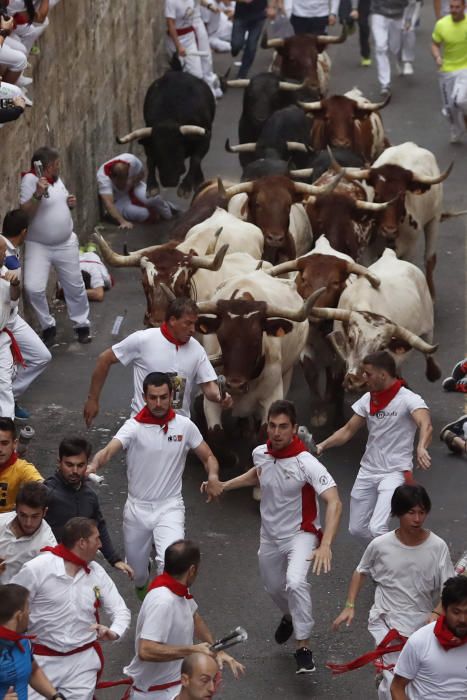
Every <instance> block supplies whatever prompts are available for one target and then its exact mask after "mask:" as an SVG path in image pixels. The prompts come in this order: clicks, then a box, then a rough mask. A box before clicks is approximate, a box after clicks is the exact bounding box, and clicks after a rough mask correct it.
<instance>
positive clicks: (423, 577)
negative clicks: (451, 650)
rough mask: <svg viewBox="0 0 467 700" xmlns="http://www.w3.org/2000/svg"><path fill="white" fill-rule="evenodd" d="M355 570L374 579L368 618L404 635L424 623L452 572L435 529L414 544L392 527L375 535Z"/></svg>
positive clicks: (445, 547)
mask: <svg viewBox="0 0 467 700" xmlns="http://www.w3.org/2000/svg"><path fill="white" fill-rule="evenodd" d="M357 571H358V572H360V573H362V574H366V575H368V576H371V578H372V579H373V581H374V582H375V583H376V590H375V602H374V604H373V607H372V608H371V610H370V615H369V619H370V622H373V621H374V620H376V619H378V618H383V620H384V621H385V623H386V624H387V626H388V628H392V627H394V628H395V629H397V630H398V631H399V632H400V633H401V634H403V635H404V636H405V637H407V636H409V635H410V634H412V632H414V631H415V630H417V629H418V628H419V627H421V626H422V625H424V624H426V621H427V619H428V617H429V615H430V612H431V611H432V610H433V608H434V607H435V606H436V605H438V603H439V599H440V596H441V589H442V587H443V584H444V582H445V581H446V580H447V579H448V578H450V576H454V567H453V565H452V562H451V557H450V555H449V550H448V547H447V545H446V543H445V542H444V540H442V539H441V538H440V537H438V535H435V534H434V532H430V535H429V537H428V538H427V539H426V540H425V542H423V543H422V544H419V545H417V546H416V547H409V546H407V545H405V544H402V542H401V541H400V540H399V539H398V538H397V536H396V534H395V532H394V531H392V532H386V533H385V534H384V535H380V536H379V537H375V539H374V540H372V542H370V544H369V545H368V547H367V548H366V550H365V552H364V554H363V557H362V559H361V561H360V563H359V565H358V566H357ZM466 663H467V662H466Z"/></svg>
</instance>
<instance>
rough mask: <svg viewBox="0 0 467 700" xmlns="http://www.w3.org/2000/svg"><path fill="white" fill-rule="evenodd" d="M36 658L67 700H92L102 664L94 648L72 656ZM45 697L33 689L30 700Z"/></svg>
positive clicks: (39, 699)
mask: <svg viewBox="0 0 467 700" xmlns="http://www.w3.org/2000/svg"><path fill="white" fill-rule="evenodd" d="M34 658H35V660H36V661H37V663H38V664H39V666H40V667H41V669H42V670H43V671H44V673H45V675H46V676H47V678H48V679H49V681H50V682H51V683H52V685H54V686H55V687H56V688H59V689H60V692H61V693H63V695H64V696H65V697H66V699H67V700H92V698H93V696H94V690H95V688H96V679H97V673H98V671H99V669H100V667H101V663H100V660H99V657H98V655H97V652H96V650H95V649H93V648H92V647H91V648H90V649H86V650H85V651H80V652H79V653H78V654H71V655H70V656H41V655H40V654H34ZM43 698H44V696H43V695H40V694H39V693H37V692H36V691H35V690H33V689H32V688H31V687H29V690H28V700H43Z"/></svg>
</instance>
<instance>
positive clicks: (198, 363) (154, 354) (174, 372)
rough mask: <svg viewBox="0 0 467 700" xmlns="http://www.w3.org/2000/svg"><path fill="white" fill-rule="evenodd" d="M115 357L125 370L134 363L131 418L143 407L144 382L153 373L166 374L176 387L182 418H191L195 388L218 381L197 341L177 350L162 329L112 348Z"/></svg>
mask: <svg viewBox="0 0 467 700" xmlns="http://www.w3.org/2000/svg"><path fill="white" fill-rule="evenodd" d="M112 350H113V352H114V353H115V356H116V357H117V359H118V360H119V362H121V363H122V365H124V366H125V367H126V366H127V365H129V364H130V363H133V380H134V387H135V393H134V396H133V400H132V402H131V415H132V416H134V415H136V414H137V413H138V412H139V411H140V410H141V409H142V408H143V406H144V400H143V381H144V379H145V378H146V376H147V375H148V374H149V373H150V372H166V373H167V374H169V375H171V377H172V383H173V384H174V385H175V391H174V396H173V402H172V404H173V407H174V409H175V410H176V411H178V412H179V413H181V414H182V415H185V416H189V415H190V405H191V393H192V391H193V385H194V384H204V383H206V382H212V381H215V380H216V379H217V374H216V372H215V371H214V368H213V366H212V365H211V363H210V362H209V360H208V356H207V355H206V351H205V349H204V348H203V346H202V345H201V344H200V343H198V341H197V340H196V339H195V338H190V340H189V341H188V343H185V345H182V346H180V347H179V348H178V350H177V346H176V345H174V343H171V342H170V341H168V340H166V338H164V336H163V335H162V333H161V330H160V328H148V329H147V330H144V331H136V333H132V334H131V335H129V336H128V337H127V338H125V339H124V340H122V341H121V342H120V343H117V344H116V345H113V346H112Z"/></svg>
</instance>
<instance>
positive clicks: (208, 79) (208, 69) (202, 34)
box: [193, 19, 219, 90]
mask: <svg viewBox="0 0 467 700" xmlns="http://www.w3.org/2000/svg"><path fill="white" fill-rule="evenodd" d="M193 26H194V28H195V32H196V42H197V44H198V50H199V51H201V52H202V53H203V54H207V55H206V56H201V70H202V71H203V80H204V82H205V83H206V84H207V85H209V87H210V88H211V90H214V88H216V87H218V82H219V81H218V78H217V75H216V74H215V73H214V71H213V65H212V53H211V47H210V45H209V37H208V33H207V31H206V27H205V26H204V22H203V20H202V19H199V20H197V21H195V22H193Z"/></svg>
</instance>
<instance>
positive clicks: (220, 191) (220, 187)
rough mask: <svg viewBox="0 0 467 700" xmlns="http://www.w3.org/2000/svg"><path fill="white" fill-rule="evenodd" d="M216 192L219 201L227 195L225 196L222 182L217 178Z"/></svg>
mask: <svg viewBox="0 0 467 700" xmlns="http://www.w3.org/2000/svg"><path fill="white" fill-rule="evenodd" d="M217 192H218V195H219V197H220V198H221V199H225V198H226V196H227V195H226V192H225V187H224V183H223V182H222V178H221V177H218V178H217Z"/></svg>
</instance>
